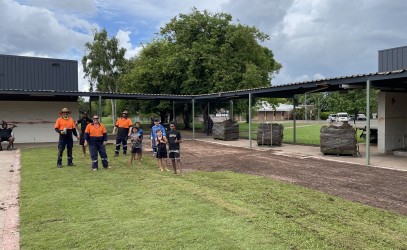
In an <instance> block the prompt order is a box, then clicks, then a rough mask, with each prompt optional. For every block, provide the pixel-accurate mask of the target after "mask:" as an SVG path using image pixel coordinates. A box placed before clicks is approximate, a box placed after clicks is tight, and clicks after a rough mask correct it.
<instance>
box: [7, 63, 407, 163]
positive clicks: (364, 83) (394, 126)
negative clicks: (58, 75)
mask: <svg viewBox="0 0 407 250" xmlns="http://www.w3.org/2000/svg"><path fill="white" fill-rule="evenodd" d="M371 88H376V89H379V90H380V94H379V114H378V115H379V117H378V129H379V141H380V143H379V145H378V148H379V150H380V151H381V152H382V153H389V152H390V151H391V150H392V149H394V146H393V148H392V144H394V143H393V142H388V141H387V140H388V139H389V138H390V139H392V138H393V139H394V138H396V137H397V136H399V137H400V135H401V138H402V139H399V140H400V143H402V145H404V146H405V144H404V143H405V137H406V134H407V114H406V112H405V107H406V106H407V70H405V69H403V70H396V71H388V72H380V73H371V74H361V75H352V76H344V77H335V78H327V79H320V80H313V81H306V82H298V83H290V84H284V85H277V86H271V87H264V88H255V89H246V90H239V91H228V92H220V93H211V94H203V95H170V94H168V95H167V94H140V93H108V92H78V91H25V90H13V89H6V90H0V99H1V100H24V99H27V98H28V99H30V100H60V99H69V100H72V99H74V98H77V97H79V96H84V97H90V98H91V99H93V100H95V99H97V100H99V113H101V104H100V103H101V100H102V99H129V100H167V101H173V103H175V102H191V103H192V107H193V108H192V117H193V118H194V116H195V102H209V103H210V102H219V101H225V100H229V101H231V104H232V103H233V100H234V99H245V98H247V99H248V103H249V109H248V110H249V131H251V103H252V99H253V98H255V97H256V98H257V97H268V98H291V99H293V103H294V114H295V107H296V106H297V105H296V103H295V95H298V94H305V93H315V92H331V91H340V90H342V91H343V90H348V89H365V90H366V99H367V102H366V103H367V105H366V111H367V114H366V116H367V118H368V119H367V120H366V127H367V131H370V99H369V96H370V90H371ZM231 110H232V113H233V105H232V106H231ZM174 112H175V111H174ZM389 114H390V116H391V118H389V117H388V115H389ZM174 117H175V115H174ZM293 122H294V143H295V142H296V135H295V134H296V129H295V128H296V119H295V115H294V121H293ZM192 127H193V138H195V126H194V122H193V123H192ZM395 131H399V134H398V135H391V136H389V134H391V133H394V132H395ZM400 133H401V134H400ZM251 139H252V138H251V134H250V133H249V145H248V147H249V148H252V140H251ZM401 141H402V142H401ZM366 164H367V165H370V134H369V133H367V138H366Z"/></svg>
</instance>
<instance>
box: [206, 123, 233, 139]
mask: <svg viewBox="0 0 407 250" xmlns="http://www.w3.org/2000/svg"><path fill="white" fill-rule="evenodd" d="M212 135H213V138H214V139H219V140H224V141H236V140H238V139H239V123H237V122H235V121H231V120H225V121H223V122H220V123H214V124H213V128H212Z"/></svg>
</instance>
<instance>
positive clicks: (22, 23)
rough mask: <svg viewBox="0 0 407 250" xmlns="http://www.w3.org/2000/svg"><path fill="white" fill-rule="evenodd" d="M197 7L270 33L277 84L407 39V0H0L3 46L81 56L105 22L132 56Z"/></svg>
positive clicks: (362, 63)
mask: <svg viewBox="0 0 407 250" xmlns="http://www.w3.org/2000/svg"><path fill="white" fill-rule="evenodd" d="M192 7H196V8H197V9H198V10H205V9H206V10H208V11H210V12H226V13H229V14H231V15H232V16H233V18H234V20H235V21H236V22H237V21H239V22H240V23H242V24H246V25H250V26H252V25H254V26H256V27H257V28H259V29H260V30H261V31H263V32H264V33H266V34H268V35H269V36H270V40H269V41H267V42H265V43H264V46H267V47H269V48H270V49H271V50H272V51H273V52H274V55H275V58H276V59H277V61H279V62H280V63H281V64H282V65H283V69H282V71H281V72H280V74H278V75H277V76H276V78H275V79H274V80H273V84H285V83H293V82H299V81H305V80H312V79H319V78H327V77H337V76H347V75H353V74H362V73H371V72H376V71H377V70H378V62H377V58H378V56H377V55H378V51H379V50H383V49H388V48H394V47H400V46H407V25H406V17H407V1H405V0H206V1H202V0H201V1H198V0H115V1H112V0H18V1H15V0H0V10H1V12H0V13H1V14H0V31H1V36H0V54H8V55H25V56H36V57H54V58H61V59H72V60H78V61H79V63H78V64H80V59H81V57H82V55H83V53H84V46H83V45H84V43H85V42H88V41H92V29H94V28H97V29H101V28H106V29H107V31H108V33H109V35H111V36H116V37H117V38H118V39H119V40H120V42H121V46H122V47H124V48H126V49H127V54H126V57H132V56H134V55H136V54H137V52H138V51H139V48H140V44H143V43H147V42H149V41H151V39H152V38H154V37H155V36H156V35H155V33H157V32H158V31H159V28H160V27H163V26H164V24H165V23H167V22H169V21H170V19H171V18H173V17H174V16H176V15H178V14H179V13H188V12H190V10H191V8H192ZM78 70H79V76H80V79H79V80H80V86H79V89H80V90H82V91H86V90H87V89H88V87H87V86H86V85H87V84H86V80H84V79H82V77H83V73H82V69H81V67H80V65H79V69H78Z"/></svg>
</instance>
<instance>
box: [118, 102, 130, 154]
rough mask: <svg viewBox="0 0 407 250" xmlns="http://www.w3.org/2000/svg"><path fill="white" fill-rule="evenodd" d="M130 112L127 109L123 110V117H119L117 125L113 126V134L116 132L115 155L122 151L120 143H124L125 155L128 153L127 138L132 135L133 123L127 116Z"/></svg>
mask: <svg viewBox="0 0 407 250" xmlns="http://www.w3.org/2000/svg"><path fill="white" fill-rule="evenodd" d="M128 115H129V113H128V112H127V111H126V110H125V111H123V112H122V117H120V118H119V119H117V122H116V125H115V126H114V127H113V134H114V133H116V129H117V128H118V131H117V135H116V150H115V151H114V156H118V155H119V152H120V144H123V155H126V153H127V139H128V137H129V135H130V131H131V129H130V128H131V127H132V126H133V123H132V122H131V120H130V119H129V118H127V116H128Z"/></svg>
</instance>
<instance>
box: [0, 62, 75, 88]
mask: <svg viewBox="0 0 407 250" xmlns="http://www.w3.org/2000/svg"><path fill="white" fill-rule="evenodd" d="M0 89H22V90H58V91H77V90H78V62H76V61H73V60H61V59H50V58H37V57H23V56H11V55H0Z"/></svg>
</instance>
